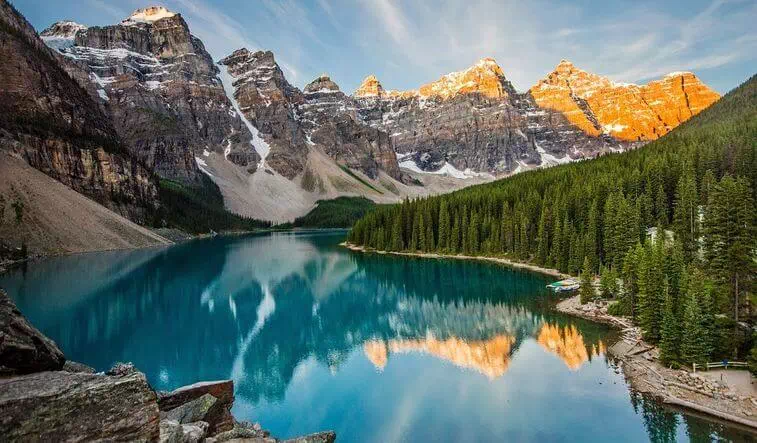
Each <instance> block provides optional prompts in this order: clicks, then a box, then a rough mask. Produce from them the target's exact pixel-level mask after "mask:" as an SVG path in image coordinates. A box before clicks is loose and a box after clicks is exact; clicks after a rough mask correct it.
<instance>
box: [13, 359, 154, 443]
mask: <svg viewBox="0 0 757 443" xmlns="http://www.w3.org/2000/svg"><path fill="white" fill-rule="evenodd" d="M0 409H2V411H3V416H2V418H0V433H2V435H3V436H4V438H7V439H9V440H10V441H25V440H35V441H69V440H120V441H145V442H146V441H154V440H157V439H158V437H159V422H160V414H159V412H158V404H157V402H156V396H155V392H153V391H152V389H150V385H149V384H148V383H147V380H146V379H145V376H144V374H142V373H139V372H135V373H132V374H128V375H125V376H107V375H97V374H83V373H71V372H64V371H55V372H37V373H34V374H28V375H23V376H18V377H13V378H3V379H0Z"/></svg>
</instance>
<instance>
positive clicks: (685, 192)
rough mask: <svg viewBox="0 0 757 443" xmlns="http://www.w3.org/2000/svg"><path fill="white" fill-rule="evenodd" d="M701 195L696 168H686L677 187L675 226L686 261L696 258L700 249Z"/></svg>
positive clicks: (677, 238) (674, 214)
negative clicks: (696, 177)
mask: <svg viewBox="0 0 757 443" xmlns="http://www.w3.org/2000/svg"><path fill="white" fill-rule="evenodd" d="M698 208H699V197H698V196H697V184H696V180H695V178H694V170H693V169H690V168H685V169H684V172H683V174H681V177H680V178H679V180H678V186H677V187H676V201H675V212H674V213H673V228H674V231H675V234H676V240H677V241H679V242H680V243H681V246H682V250H683V256H684V259H685V260H686V262H690V261H692V260H693V259H694V257H695V255H696V253H697V250H698V249H699V241H698V239H699V209H698Z"/></svg>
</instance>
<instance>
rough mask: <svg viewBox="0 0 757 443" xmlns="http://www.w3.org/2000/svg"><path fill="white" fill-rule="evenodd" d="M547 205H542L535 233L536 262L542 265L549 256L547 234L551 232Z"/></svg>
mask: <svg viewBox="0 0 757 443" xmlns="http://www.w3.org/2000/svg"><path fill="white" fill-rule="evenodd" d="M550 228H551V226H550V215H549V206H548V205H546V204H545V205H543V206H542V210H541V215H540V216H539V231H538V233H537V242H538V244H537V246H536V263H537V264H538V265H544V264H545V263H546V262H547V257H548V256H549V236H550V234H551V229H550Z"/></svg>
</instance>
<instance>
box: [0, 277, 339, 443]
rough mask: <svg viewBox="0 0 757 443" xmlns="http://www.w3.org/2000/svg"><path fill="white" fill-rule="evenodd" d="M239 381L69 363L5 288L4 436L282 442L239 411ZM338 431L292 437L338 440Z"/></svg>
mask: <svg viewBox="0 0 757 443" xmlns="http://www.w3.org/2000/svg"><path fill="white" fill-rule="evenodd" d="M233 403H234V382H233V381H231V380H220V381H208V382H200V383H195V384H193V385H189V386H184V387H181V388H178V389H176V390H174V391H171V392H158V391H155V390H154V389H153V388H152V387H151V386H150V384H149V383H148V381H147V378H146V377H145V375H144V374H143V373H141V372H139V371H138V370H137V369H136V368H134V366H133V365H131V364H129V363H118V364H116V365H115V366H114V367H113V368H111V369H110V370H109V371H107V372H105V373H96V372H95V371H94V369H92V368H89V367H87V366H86V365H83V364H80V363H76V362H72V361H67V360H66V358H65V356H64V355H63V353H62V352H61V351H60V349H58V347H57V345H56V344H55V343H54V342H53V341H52V340H50V339H49V338H47V337H45V336H44V335H43V334H42V333H41V332H39V331H38V330H37V329H36V328H34V327H33V326H32V325H31V324H30V323H29V322H28V321H27V320H26V319H25V318H24V316H23V315H22V314H21V312H20V311H19V310H18V309H17V308H16V305H15V304H14V303H13V301H12V300H11V299H10V297H8V295H7V294H6V293H5V292H4V291H3V290H1V289H0V410H2V411H3V413H2V416H0V435H2V436H3V440H4V441H82V440H86V441H91V440H100V441H137V442H153V441H159V442H162V443H193V442H208V443H221V442H235V443H277V442H280V441H282V440H279V439H277V438H275V437H271V435H270V433H269V432H268V431H266V430H264V429H262V428H261V426H260V425H259V424H257V423H249V422H245V421H238V420H236V419H235V418H234V416H233V415H232V414H231V407H232V405H233ZM335 439H336V434H335V433H334V432H332V431H327V432H320V433H316V434H311V435H308V436H304V437H298V438H295V439H291V440H284V441H285V442H293V443H295V442H296V443H333V442H334V441H335Z"/></svg>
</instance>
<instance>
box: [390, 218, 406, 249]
mask: <svg viewBox="0 0 757 443" xmlns="http://www.w3.org/2000/svg"><path fill="white" fill-rule="evenodd" d="M403 249H405V244H404V241H403V240H402V217H401V214H397V216H395V217H394V222H393V223H392V243H391V250H392V251H401V250H403Z"/></svg>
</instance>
